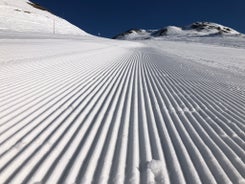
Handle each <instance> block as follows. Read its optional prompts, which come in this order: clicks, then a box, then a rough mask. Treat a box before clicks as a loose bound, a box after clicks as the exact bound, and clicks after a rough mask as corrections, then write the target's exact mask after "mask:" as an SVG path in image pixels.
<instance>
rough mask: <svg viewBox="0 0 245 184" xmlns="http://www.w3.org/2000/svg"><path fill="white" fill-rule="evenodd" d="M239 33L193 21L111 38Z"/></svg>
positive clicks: (224, 27) (135, 38) (137, 38)
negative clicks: (184, 24)
mask: <svg viewBox="0 0 245 184" xmlns="http://www.w3.org/2000/svg"><path fill="white" fill-rule="evenodd" d="M240 34H241V33H239V32H238V31H236V30H234V29H232V28H229V27H226V26H223V25H220V24H216V23H211V22H195V23H193V24H190V25H188V26H184V27H176V26H167V27H164V28H162V29H156V30H144V29H130V30H128V31H126V32H123V33H121V34H118V35H116V36H115V37H113V38H114V39H122V40H143V39H151V38H158V37H162V36H184V37H197V36H219V35H223V36H224V35H226V36H234V35H236V36H237V35H240Z"/></svg>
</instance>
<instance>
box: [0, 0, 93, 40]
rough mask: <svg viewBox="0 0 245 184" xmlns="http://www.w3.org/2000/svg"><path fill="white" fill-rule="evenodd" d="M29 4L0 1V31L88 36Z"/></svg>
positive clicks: (25, 2) (22, 1)
mask: <svg viewBox="0 0 245 184" xmlns="http://www.w3.org/2000/svg"><path fill="white" fill-rule="evenodd" d="M30 3H31V2H30V1H28V0H0V31H5V32H8V31H17V32H38V33H55V34H69V35H89V34H88V33H86V32H84V31H83V30H81V29H80V28H78V27H76V26H74V25H72V24H70V23H69V22H67V21H66V20H64V19H62V18H60V17H57V16H55V15H53V14H52V13H50V12H48V11H46V10H41V9H38V8H35V7H33V6H31V5H30ZM57 3H59V2H57ZM31 4H32V3H31Z"/></svg>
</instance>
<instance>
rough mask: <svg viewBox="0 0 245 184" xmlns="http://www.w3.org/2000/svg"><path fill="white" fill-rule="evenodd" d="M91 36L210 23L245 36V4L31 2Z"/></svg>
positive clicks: (195, 0)
mask: <svg viewBox="0 0 245 184" xmlns="http://www.w3.org/2000/svg"><path fill="white" fill-rule="evenodd" d="M32 1H33V2H35V3H38V4H40V5H42V6H44V7H46V8H47V9H49V10H50V11H51V12H52V13H54V14H56V15H58V16H60V17H62V18H65V19H66V20H68V21H69V22H71V23H72V24H74V25H76V26H78V27H80V28H81V29H83V30H85V31H86V32H88V33H91V34H94V35H97V34H98V33H100V34H101V36H104V37H112V36H115V35H116V34H118V33H121V32H123V31H126V30H128V29H130V28H144V29H154V28H162V27H165V26H168V25H175V26H185V25H188V24H190V23H193V22H196V21H209V22H215V23H220V24H223V25H225V26H229V27H232V28H234V29H236V30H237V31H240V32H242V33H245V21H244V19H245V0H223V1H222V0H32Z"/></svg>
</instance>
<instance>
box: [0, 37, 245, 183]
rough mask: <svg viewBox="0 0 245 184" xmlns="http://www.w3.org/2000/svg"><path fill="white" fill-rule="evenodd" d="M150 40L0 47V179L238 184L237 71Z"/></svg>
mask: <svg viewBox="0 0 245 184" xmlns="http://www.w3.org/2000/svg"><path fill="white" fill-rule="evenodd" d="M93 42H94V43H95V42H96V44H92V43H93ZM156 43H158V44H160V45H161V46H160V47H156V46H154V45H156ZM156 43H154V42H153V44H151V42H149V44H146V43H133V42H118V41H108V40H107V41H103V40H100V41H98V40H95V39H90V40H89V39H88V40H83V41H74V40H66V39H54V40H48V41H46V42H44V41H43V40H38V39H37V40H32V39H30V40H29V42H27V43H26V44H25V45H23V46H22V47H21V44H22V41H21V40H11V39H9V40H8V41H6V40H5V45H4V46H0V47H1V48H0V52H1V54H2V55H3V56H7V54H9V57H6V58H8V59H6V58H4V57H3V58H2V60H1V61H0V147H1V149H0V158H1V162H0V182H1V183H3V184H19V183H23V184H33V183H45V184H46V183H47V184H56V183H66V184H72V183H79V184H80V183H117V184H119V183H132V184H136V183H142V184H144V183H145V184H148V183H157V184H160V183H164V184H165V183H174V184H177V183H209V184H211V183H220V184H226V183H237V184H239V183H240V184H242V183H244V182H245V180H244V177H245V172H244V171H245V164H244V162H245V151H244V150H245V125H244V122H245V113H244V112H245V106H244V104H245V95H244V94H245V85H244V79H245V76H244V74H243V73H241V72H236V71H231V70H230V69H227V70H226V68H225V66H224V65H222V67H220V68H218V67H217V65H214V66H210V63H205V62H203V60H198V59H197V58H188V53H185V57H181V56H180V55H178V53H181V50H179V49H178V48H177V46H179V47H182V48H186V49H187V50H188V47H185V43H183V42H180V43H178V42H173V43H172V44H175V45H176V48H177V49H176V52H174V53H175V54H173V52H172V50H171V45H170V43H169V44H168V42H166V43H165V42H161V41H160V42H157V41H156ZM50 45H52V46H50ZM186 45H187V44H186ZM188 46H189V47H190V45H188ZM8 47H9V48H8ZM165 47H166V48H165ZM194 47H195V48H196V47H204V46H203V45H201V44H195V43H193V48H194ZM210 47H211V46H210ZM11 48H12V49H13V48H21V53H20V52H15V53H9V52H10V51H11ZM84 48H86V49H84ZM173 48H175V47H173ZM215 48H216V49H223V48H222V47H218V46H215ZM215 48H211V49H210V50H209V52H211V53H215V52H217V50H215ZM207 49H208V48H207ZM189 51H190V52H191V51H193V50H192V49H189ZM29 52H31V53H33V54H32V55H28V53H29ZM40 52H41V53H44V54H42V55H40ZM231 52H239V51H233V50H232V49H231ZM243 53H244V52H243ZM228 54H229V53H228ZM234 54H235V53H234ZM197 55H198V54H197ZM216 56H217V55H216ZM196 57H197V56H196ZM220 57H221V56H220ZM223 57H226V56H223ZM227 57H228V56H227ZM209 59H210V58H209ZM215 59H217V57H216V58H214V62H215ZM227 62H228V61H227ZM235 64H236V63H234V65H235ZM233 69H234V68H233ZM240 69H241V68H240ZM240 69H239V71H240Z"/></svg>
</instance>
